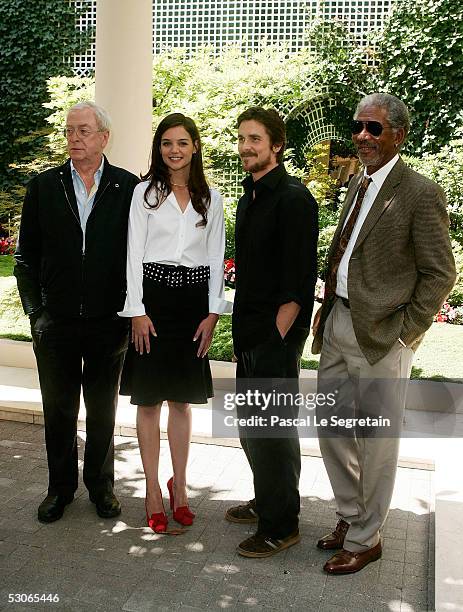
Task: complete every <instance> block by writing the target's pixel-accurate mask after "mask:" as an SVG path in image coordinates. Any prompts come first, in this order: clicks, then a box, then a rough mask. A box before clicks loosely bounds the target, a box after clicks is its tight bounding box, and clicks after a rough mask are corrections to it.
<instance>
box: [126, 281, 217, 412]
mask: <svg viewBox="0 0 463 612" xmlns="http://www.w3.org/2000/svg"><path fill="white" fill-rule="evenodd" d="M143 303H144V305H145V310H146V314H147V315H148V316H149V318H150V319H151V321H152V322H153V325H154V328H155V330H156V334H157V337H154V336H150V352H149V353H146V352H144V353H143V355H139V354H138V353H137V352H136V351H135V349H134V345H133V343H130V346H129V350H128V351H127V355H126V359H125V363H124V368H123V370H122V378H121V389H120V393H121V395H130V396H131V398H130V403H131V404H135V405H139V406H153V405H154V404H158V403H159V402H162V401H164V400H170V401H173V402H181V403H190V404H204V403H206V402H207V399H208V398H209V397H212V396H213V390H212V376H211V369H210V366H209V359H208V358H207V356H206V357H203V358H201V357H197V356H196V353H197V351H198V347H199V343H200V340H199V339H198V340H197V341H196V342H194V341H193V336H194V333H195V331H196V329H197V328H198V325H199V323H200V322H201V321H202V320H203V319H205V318H206V317H207V316H208V314H209V299H208V284H207V282H206V283H202V284H193V285H186V286H183V287H182V286H181V287H168V286H164V285H162V284H158V283H156V282H154V281H153V280H151V279H149V278H146V276H145V277H144V278H143Z"/></svg>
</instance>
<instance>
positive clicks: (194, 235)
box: [118, 181, 232, 317]
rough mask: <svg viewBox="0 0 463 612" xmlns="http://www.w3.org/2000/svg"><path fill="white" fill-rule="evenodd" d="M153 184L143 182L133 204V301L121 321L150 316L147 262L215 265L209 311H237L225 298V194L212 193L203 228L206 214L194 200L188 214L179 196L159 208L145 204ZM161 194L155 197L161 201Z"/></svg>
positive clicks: (129, 267)
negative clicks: (146, 297)
mask: <svg viewBox="0 0 463 612" xmlns="http://www.w3.org/2000/svg"><path fill="white" fill-rule="evenodd" d="M147 186H148V182H147V181H145V182H142V183H139V184H138V185H137V186H136V187H135V190H134V192H133V196H132V203H131V205H130V216H129V231H128V242H127V298H126V300H125V305H124V310H123V311H122V312H119V313H118V314H119V316H121V317H137V316H140V315H144V314H145V306H144V304H143V263H147V262H157V263H161V264H168V265H174V266H187V267H190V268H193V267H196V266H209V267H210V278H209V312H214V313H217V314H221V313H224V312H231V309H232V304H231V302H227V301H226V300H225V299H224V276H223V257H224V250H225V227H224V218H223V203H222V196H221V195H220V194H219V193H218V192H217V191H215V190H214V189H211V203H210V207H209V210H208V213H207V225H206V226H204V225H198V224H200V223H201V221H202V216H201V215H200V214H199V213H197V212H196V211H195V209H194V208H193V206H192V204H191V200H190V201H189V202H188V205H187V207H186V209H185V212H183V213H182V210H181V208H180V206H179V204H178V202H177V199H176V197H175V195H174V193H173V192H172V193H170V194H169V195H168V196H167V198H166V200H165V201H164V202H163V203H162V204H161V205H160V206H159V208H157V209H154V208H149V207H148V206H147V204H146V202H145V201H144V193H145V190H146V188H147ZM155 197H156V195H155V191H154V190H153V191H151V193H150V195H149V201H150V203H154V201H155Z"/></svg>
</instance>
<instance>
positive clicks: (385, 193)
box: [354, 158, 407, 251]
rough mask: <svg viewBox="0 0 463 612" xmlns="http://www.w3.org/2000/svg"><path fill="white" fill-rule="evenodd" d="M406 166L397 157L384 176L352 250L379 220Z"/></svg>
mask: <svg viewBox="0 0 463 612" xmlns="http://www.w3.org/2000/svg"><path fill="white" fill-rule="evenodd" d="M406 168H407V166H406V164H405V163H404V162H403V161H402V159H400V158H399V160H398V161H397V163H396V164H395V166H394V167H393V168H392V170H391V171H390V173H389V174H388V176H387V177H386V180H385V181H384V183H383V186H382V187H381V189H380V190H379V192H378V195H377V196H376V198H375V201H374V202H373V206H372V207H371V209H370V212H369V213H368V215H367V217H366V219H365V221H364V223H363V225H362V228H361V229H360V232H359V235H358V237H357V241H356V243H355V246H354V251H355V249H357V248H358V247H359V246H360V245H361V244H362V242H363V241H364V240H365V238H366V237H367V236H368V234H369V233H370V232H371V230H372V229H373V227H374V226H375V225H376V223H377V222H378V221H379V219H380V217H381V215H382V214H383V213H384V211H385V210H386V209H387V208H388V207H389V205H390V204H391V202H392V201H393V200H394V198H395V196H396V193H397V188H398V186H399V185H400V183H401V181H402V177H403V174H404V172H405V170H406Z"/></svg>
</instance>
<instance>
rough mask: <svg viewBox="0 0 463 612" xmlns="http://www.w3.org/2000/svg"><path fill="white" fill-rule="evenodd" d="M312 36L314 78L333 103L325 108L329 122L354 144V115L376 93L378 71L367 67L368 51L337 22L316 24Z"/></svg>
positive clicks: (317, 22) (342, 136) (314, 22)
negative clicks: (359, 102)
mask: <svg viewBox="0 0 463 612" xmlns="http://www.w3.org/2000/svg"><path fill="white" fill-rule="evenodd" d="M309 37H310V41H311V44H312V46H313V49H314V51H313V53H314V59H315V62H314V72H313V78H314V79H315V80H316V81H317V82H318V83H319V84H320V86H321V87H322V89H323V90H324V91H325V93H326V97H327V98H329V99H330V100H331V101H332V105H330V106H327V107H326V109H325V117H326V120H327V121H328V122H329V123H332V124H333V125H334V126H335V127H336V129H337V132H338V133H339V136H340V137H341V138H343V139H345V141H346V142H348V143H350V142H351V132H350V122H351V119H352V115H353V112H354V110H355V107H356V106H357V103H358V101H359V100H360V98H362V97H363V96H365V95H366V94H368V93H372V92H373V91H375V90H376V88H377V74H376V70H375V69H374V68H373V67H372V66H369V65H368V64H367V61H366V59H367V57H366V52H365V49H364V48H362V47H360V45H359V43H358V42H357V41H356V40H355V39H354V37H353V36H352V34H351V33H350V32H349V30H348V28H347V27H346V25H345V24H344V23H342V22H341V21H338V20H337V19H334V18H333V19H330V20H329V21H328V20H315V21H313V22H312V24H311V26H310V27H309Z"/></svg>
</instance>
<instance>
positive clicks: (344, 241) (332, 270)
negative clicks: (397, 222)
mask: <svg viewBox="0 0 463 612" xmlns="http://www.w3.org/2000/svg"><path fill="white" fill-rule="evenodd" d="M370 183H371V178H370V177H369V176H366V177H365V178H364V179H363V181H362V183H361V185H360V188H359V190H358V192H357V200H356V202H355V205H354V208H353V209H352V212H351V214H350V216H349V219H348V220H347V223H346V224H345V226H344V228H343V230H342V231H341V234H340V236H339V240H338V244H337V245H336V248H335V249H334V252H333V255H332V256H331V257H330V260H329V263H328V274H327V277H326V283H325V297H331V296H333V295H334V294H335V293H336V285H337V274H338V268H339V264H340V263H341V259H342V256H343V255H344V252H345V250H346V248H347V245H348V244H349V240H350V237H351V236H352V232H353V230H354V226H355V223H356V221H357V219H358V216H359V213H360V208H361V207H362V202H363V199H364V197H365V193H366V191H367V189H368V185H369V184H370Z"/></svg>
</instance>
